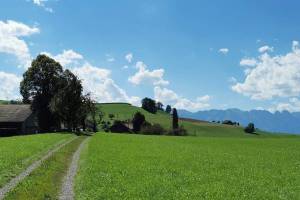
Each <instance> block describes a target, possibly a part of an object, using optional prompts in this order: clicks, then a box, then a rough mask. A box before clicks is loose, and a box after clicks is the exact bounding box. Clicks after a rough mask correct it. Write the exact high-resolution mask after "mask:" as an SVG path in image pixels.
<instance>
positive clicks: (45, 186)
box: [5, 137, 84, 200]
mask: <svg viewBox="0 0 300 200" xmlns="http://www.w3.org/2000/svg"><path fill="white" fill-rule="evenodd" d="M83 139H84V137H78V138H77V139H75V140H74V141H72V142H71V143H69V144H67V145H66V146H64V147H62V148H61V149H59V150H58V151H57V152H55V153H54V154H53V155H52V156H51V157H50V158H49V159H48V160H46V161H45V162H43V163H42V165H41V167H39V168H38V169H36V170H35V171H33V173H32V174H31V175H30V176H28V177H26V178H25V179H24V180H23V181H22V182H21V183H20V184H19V185H18V186H17V187H16V188H15V189H14V190H12V191H11V192H10V193H9V194H8V195H7V196H6V198H5V200H9V199H11V200H24V199H28V200H29V199H30V200H40V199H58V196H59V193H60V189H61V183H62V180H63V178H64V175H65V173H66V171H67V169H68V167H69V164H70V162H71V159H72V156H73V153H74V152H75V151H76V150H77V148H78V146H79V144H80V143H81V142H82V140H83Z"/></svg>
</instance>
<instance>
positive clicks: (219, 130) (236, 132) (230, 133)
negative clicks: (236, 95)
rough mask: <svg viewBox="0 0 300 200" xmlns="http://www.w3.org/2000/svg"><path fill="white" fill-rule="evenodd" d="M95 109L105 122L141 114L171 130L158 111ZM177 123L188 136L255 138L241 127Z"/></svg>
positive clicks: (113, 107)
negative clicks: (112, 118) (111, 115)
mask: <svg viewBox="0 0 300 200" xmlns="http://www.w3.org/2000/svg"><path fill="white" fill-rule="evenodd" d="M97 107H98V109H100V110H101V111H102V112H104V114H105V115H104V120H106V121H107V120H109V117H108V115H109V114H113V115H114V116H115V118H114V119H118V120H128V119H132V118H133V115H134V113H136V112H141V113H143V114H144V115H145V117H146V120H147V121H149V122H150V123H158V124H161V125H162V126H163V127H164V128H166V129H169V128H171V124H172V121H171V120H172V119H171V116H170V115H169V114H167V113H165V112H163V111H158V112H157V113H156V114H152V113H149V112H147V111H145V110H144V109H142V108H139V107H136V106H132V105H130V104H127V103H103V104H97ZM179 117H180V116H179ZM179 123H180V125H183V126H184V128H185V129H187V131H188V134H189V135H195V136H210V137H218V136H222V137H255V135H249V134H245V133H244V131H243V128H242V127H235V126H229V125H223V124H216V123H210V122H205V121H197V120H186V119H181V120H180V121H179ZM269 136H271V135H270V134H267V133H265V132H262V131H260V132H259V137H269ZM272 136H275V135H272ZM277 136H278V135H277Z"/></svg>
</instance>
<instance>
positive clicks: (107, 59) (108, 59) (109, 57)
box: [105, 54, 115, 62]
mask: <svg viewBox="0 0 300 200" xmlns="http://www.w3.org/2000/svg"><path fill="white" fill-rule="evenodd" d="M105 56H106V61H107V62H114V61H115V58H114V57H112V56H111V55H109V54H106V55H105Z"/></svg>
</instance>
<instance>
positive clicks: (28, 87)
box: [20, 55, 63, 132]
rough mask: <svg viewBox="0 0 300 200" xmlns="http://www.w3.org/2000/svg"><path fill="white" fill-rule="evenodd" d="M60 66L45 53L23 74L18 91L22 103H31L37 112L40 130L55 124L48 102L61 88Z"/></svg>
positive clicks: (48, 128) (61, 71)
mask: <svg viewBox="0 0 300 200" xmlns="http://www.w3.org/2000/svg"><path fill="white" fill-rule="evenodd" d="M62 74H63V69H62V66H61V65H60V64H59V63H58V62H56V61H55V60H53V59H52V58H49V57H48V56H46V55H39V56H37V58H36V59H34V60H33V61H32V64H31V67H29V68H28V70H27V71H26V72H25V73H24V74H23V80H22V82H21V84H20V93H21V95H22V96H23V102H24V103H31V105H32V109H33V111H35V112H36V113H37V116H38V122H39V127H40V129H41V131H43V132H45V131H49V130H50V129H51V127H54V126H56V125H57V121H56V120H55V116H54V115H53V113H52V112H51V111H50V107H49V105H50V102H51V100H52V98H53V97H54V96H55V94H56V93H57V92H58V91H59V89H60V88H61V85H60V84H61V76H62Z"/></svg>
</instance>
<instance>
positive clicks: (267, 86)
mask: <svg viewBox="0 0 300 200" xmlns="http://www.w3.org/2000/svg"><path fill="white" fill-rule="evenodd" d="M299 66H300V49H299V43H298V42H297V41H294V42H293V46H292V51H291V52H289V53H287V54H286V55H278V56H273V57H272V56H270V55H269V54H268V53H267V52H265V53H263V54H262V55H260V56H259V57H258V59H257V63H256V64H255V66H253V67H251V68H248V69H247V70H248V71H247V74H246V77H245V80H244V82H241V83H236V84H235V85H233V86H232V90H233V91H235V92H238V93H241V94H243V95H245V96H249V97H251V98H252V99H257V100H263V99H272V98H274V97H295V96H298V95H299V94H300V67H299Z"/></svg>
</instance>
